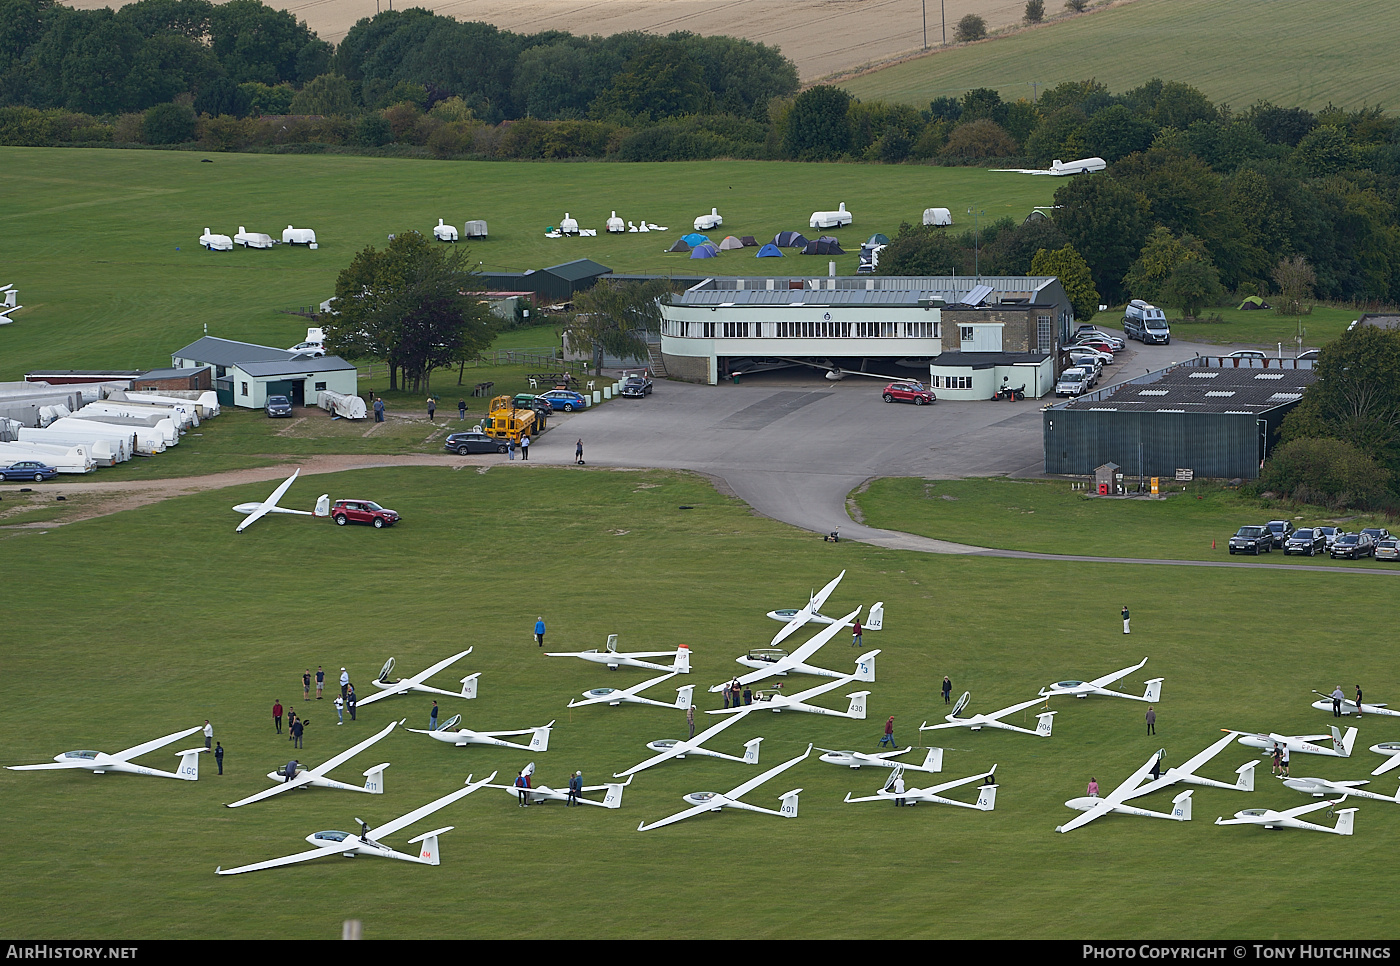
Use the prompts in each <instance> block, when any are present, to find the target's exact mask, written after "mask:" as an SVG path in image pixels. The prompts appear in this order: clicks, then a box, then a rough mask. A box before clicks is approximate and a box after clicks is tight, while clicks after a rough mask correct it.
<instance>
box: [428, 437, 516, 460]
mask: <svg viewBox="0 0 1400 966" xmlns="http://www.w3.org/2000/svg"><path fill="white" fill-rule="evenodd" d="M442 448H443V449H445V450H447V451H449V452H452V453H456V454H457V455H458V456H467V455H469V454H471V453H504V452H505V451H506V444H505V443H504V442H498V441H497V440H495V439H494V438H492V437H490V436H487V435H486V434H485V433H453V434H452V435H451V436H449V437H447V442H445V443H443V445H442Z"/></svg>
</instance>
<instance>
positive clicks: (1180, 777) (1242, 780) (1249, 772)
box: [1130, 731, 1259, 798]
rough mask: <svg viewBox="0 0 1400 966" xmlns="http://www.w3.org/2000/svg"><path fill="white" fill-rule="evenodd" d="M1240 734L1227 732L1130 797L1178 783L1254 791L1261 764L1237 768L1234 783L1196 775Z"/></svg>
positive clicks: (1255, 763)
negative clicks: (1256, 772)
mask: <svg viewBox="0 0 1400 966" xmlns="http://www.w3.org/2000/svg"><path fill="white" fill-rule="evenodd" d="M1238 734H1239V732H1238V731H1229V732H1226V733H1225V735H1224V737H1222V738H1220V739H1219V740H1218V741H1216V742H1215V743H1213V744H1212V745H1210V747H1208V748H1206V749H1205V750H1203V751H1201V752H1199V753H1197V754H1196V755H1194V756H1193V757H1191V758H1188V759H1187V760H1186V761H1184V762H1182V763H1181V764H1180V765H1178V766H1176V767H1175V768H1168V769H1167V770H1166V771H1164V772H1162V773H1161V775H1160V776H1159V777H1157V778H1155V779H1153V780H1152V781H1150V782H1148V783H1147V784H1146V785H1143V786H1142V787H1141V788H1139V789H1138V790H1137V792H1136V793H1135V794H1134V795H1132V796H1130V797H1132V798H1137V797H1139V796H1141V795H1150V794H1151V793H1152V792H1155V791H1157V790H1159V789H1162V788H1166V787H1168V786H1169V785H1175V784H1177V783H1178V782H1181V783H1184V784H1187V785H1209V786H1210V787H1211V788H1229V789H1233V790H1235V791H1240V792H1252V791H1254V769H1255V768H1256V767H1257V766H1258V764H1259V762H1257V761H1248V762H1245V763H1244V764H1243V765H1241V766H1240V767H1238V768H1236V769H1235V773H1236V774H1237V775H1239V776H1240V777H1239V778H1238V779H1236V780H1235V781H1234V782H1222V781H1216V780H1215V779H1214V778H1202V777H1201V776H1200V775H1197V774H1196V769H1198V768H1200V767H1201V766H1202V765H1204V764H1205V763H1206V762H1208V761H1210V760H1211V759H1212V758H1214V757H1215V756H1216V755H1218V754H1220V753H1221V752H1222V751H1224V750H1225V749H1226V748H1228V747H1229V746H1230V744H1231V743H1232V742H1233V741H1234V740H1235V737H1236V736H1237V735H1238ZM1157 754H1158V755H1159V756H1160V755H1161V754H1162V752H1160V751H1159V752H1158V753H1157Z"/></svg>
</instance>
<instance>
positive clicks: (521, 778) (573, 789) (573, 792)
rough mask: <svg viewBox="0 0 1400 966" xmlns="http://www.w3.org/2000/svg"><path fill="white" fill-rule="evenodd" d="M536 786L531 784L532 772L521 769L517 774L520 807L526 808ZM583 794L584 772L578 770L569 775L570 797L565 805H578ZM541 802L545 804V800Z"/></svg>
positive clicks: (516, 783)
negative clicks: (531, 792)
mask: <svg viewBox="0 0 1400 966" xmlns="http://www.w3.org/2000/svg"><path fill="white" fill-rule="evenodd" d="M533 787H534V786H533V785H531V784H530V773H529V772H528V771H527V770H526V771H521V772H520V774H518V775H516V776H515V788H516V790H517V792H518V794H519V796H520V807H521V808H525V807H527V806H529V805H530V804H531V803H530V789H531V788H533ZM582 795H583V772H582V771H576V772H574V773H573V774H572V775H570V776H569V792H568V797H567V798H565V799H564V805H565V806H569V805H577V804H578V800H579V797H580V796H582ZM539 804H544V803H543V802H541V803H539Z"/></svg>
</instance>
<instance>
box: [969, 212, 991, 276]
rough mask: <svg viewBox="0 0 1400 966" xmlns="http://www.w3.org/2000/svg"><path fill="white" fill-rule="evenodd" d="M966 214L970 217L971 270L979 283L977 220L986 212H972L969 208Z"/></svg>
mask: <svg viewBox="0 0 1400 966" xmlns="http://www.w3.org/2000/svg"><path fill="white" fill-rule="evenodd" d="M967 213H968V214H969V215H971V216H972V245H973V254H972V265H973V269H972V270H973V272H975V273H976V276H977V278H978V280H979V281H980V280H981V278H982V235H981V232H980V231H979V230H978V219H979V218H980V217H981V216H982V215H985V214H986V212H985V211H973V210H972V209H971V208H969V209H967Z"/></svg>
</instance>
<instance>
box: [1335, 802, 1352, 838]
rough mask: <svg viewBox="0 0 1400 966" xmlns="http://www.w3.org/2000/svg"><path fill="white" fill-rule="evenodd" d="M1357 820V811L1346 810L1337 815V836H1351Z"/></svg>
mask: <svg viewBox="0 0 1400 966" xmlns="http://www.w3.org/2000/svg"><path fill="white" fill-rule="evenodd" d="M1355 819H1356V809H1354V808H1344V809H1342V810H1341V811H1340V812H1338V813H1337V834H1338V835H1350V834H1351V830H1352V827H1353V825H1354V824H1355Z"/></svg>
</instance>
